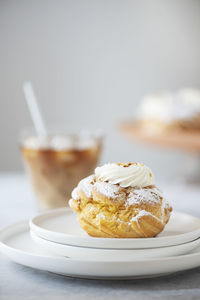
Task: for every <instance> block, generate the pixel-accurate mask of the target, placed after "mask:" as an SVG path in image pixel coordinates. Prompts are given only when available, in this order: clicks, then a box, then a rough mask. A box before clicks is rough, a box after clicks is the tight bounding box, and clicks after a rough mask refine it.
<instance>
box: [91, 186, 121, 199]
mask: <svg viewBox="0 0 200 300" xmlns="http://www.w3.org/2000/svg"><path fill="white" fill-rule="evenodd" d="M94 188H95V190H96V191H97V192H99V193H101V194H103V195H105V196H106V197H108V198H113V199H116V198H121V197H123V196H124V193H123V192H121V193H120V187H119V186H118V185H114V184H110V183H107V182H95V184H94Z"/></svg>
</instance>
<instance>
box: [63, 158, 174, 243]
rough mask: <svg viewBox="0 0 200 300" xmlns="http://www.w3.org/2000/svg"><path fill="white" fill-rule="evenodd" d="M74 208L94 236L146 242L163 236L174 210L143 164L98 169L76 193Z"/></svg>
mask: <svg viewBox="0 0 200 300" xmlns="http://www.w3.org/2000/svg"><path fill="white" fill-rule="evenodd" d="M69 205H70V207H71V208H72V209H73V210H74V211H75V212H76V213H77V215H78V221H79V223H80V226H81V227H82V228H83V229H84V230H85V231H86V232H87V233H88V234H89V235H91V236H94V237H107V238H146V237H154V236H156V235H157V234H158V233H160V232H161V231H162V230H163V229H164V227H165V225H166V224H167V222H168V220H169V218H170V212H171V211H172V207H171V206H170V205H169V204H168V203H167V202H166V201H165V199H164V198H163V195H162V193H161V191H160V190H159V189H158V188H157V187H156V186H155V182H154V176H153V174H152V172H151V170H150V168H148V167H146V166H145V165H144V164H142V163H112V164H106V165H104V166H102V167H98V168H96V169H95V174H94V175H91V176H89V177H86V178H84V179H83V180H81V181H80V183H79V184H78V186H77V187H76V188H75V189H74V190H73V192H72V199H71V200H70V201H69Z"/></svg>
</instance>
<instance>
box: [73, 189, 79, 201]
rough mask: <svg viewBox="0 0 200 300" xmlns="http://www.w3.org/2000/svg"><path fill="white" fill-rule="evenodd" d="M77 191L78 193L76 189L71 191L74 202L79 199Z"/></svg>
mask: <svg viewBox="0 0 200 300" xmlns="http://www.w3.org/2000/svg"><path fill="white" fill-rule="evenodd" d="M77 191H78V188H77V187H76V188H75V189H73V191H72V199H74V200H76V201H77V200H78V199H79V197H78V194H77Z"/></svg>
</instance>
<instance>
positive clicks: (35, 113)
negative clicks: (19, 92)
mask: <svg viewBox="0 0 200 300" xmlns="http://www.w3.org/2000/svg"><path fill="white" fill-rule="evenodd" d="M23 90H24V95H25V98H26V102H27V105H28V108H29V112H30V115H31V118H32V121H33V124H34V126H35V130H36V132H37V134H38V135H39V136H46V135H47V131H46V128H45V125H44V121H43V119H42V115H41V112H40V110H39V106H38V102H37V99H36V97H35V94H34V91H33V87H32V84H31V82H30V81H26V82H24V84H23Z"/></svg>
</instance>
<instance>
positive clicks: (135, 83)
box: [0, 0, 200, 178]
mask: <svg viewBox="0 0 200 300" xmlns="http://www.w3.org/2000/svg"><path fill="white" fill-rule="evenodd" d="M199 28H200V2H199V1H195V0H191V1H187V0H183V1H181V0H174V1H172V0H170V1H165V0H149V1H144V0H134V1H132V0H130V1H115V0H109V1H106V0H103V1H92V0H84V1H81V0H76V1H73V0H71V1H68V0H65V1H64V0H63V1H62V0H60V1H51V0H48V1H47V0H43V1H39V0H36V1H25V0H18V1H11V0H7V1H1V2H0V42H1V47H0V66H1V73H0V99H1V101H0V140H1V156H0V170H1V171H18V170H22V163H21V161H20V155H19V150H18V145H17V142H16V140H17V135H18V133H19V131H20V129H21V128H24V127H27V126H30V125H31V120H30V117H29V113H28V110H27V107H26V104H25V101H24V96H23V92H22V83H23V81H24V80H25V79H30V80H31V81H32V82H33V84H34V87H35V89H36V91H37V95H38V98H39V99H41V101H40V102H41V103H40V106H41V110H42V113H43V115H44V119H45V120H46V123H47V124H51V123H55V122H56V123H59V124H65V127H66V124H70V126H72V127H73V128H75V129H77V130H79V129H80V128H81V127H87V128H102V129H103V130H104V131H105V132H106V133H107V141H106V144H105V151H104V157H103V160H104V161H144V162H145V163H146V164H147V165H149V166H151V167H152V168H153V169H154V170H155V174H156V175H157V176H160V177H163V178H171V177H173V175H174V174H175V173H176V172H177V169H178V168H179V167H181V163H182V160H183V155H184V154H183V153H181V152H178V151H177V152H174V151H169V150H167V149H166V150H165V151H163V150H162V151H161V150H159V149H155V148H151V147H147V146H143V145H139V144H132V143H131V142H129V141H128V140H126V139H125V138H123V137H122V136H120V135H119V134H118V132H117V130H116V128H115V125H116V127H117V122H118V121H119V120H121V119H124V118H127V117H130V116H131V115H134V113H135V109H136V107H137V105H138V104H139V101H140V100H141V98H142V97H143V95H144V94H146V93H150V92H154V91H159V90H174V89H178V88H181V87H188V86H189V87H196V88H200V60H199V53H200V37H199Z"/></svg>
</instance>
